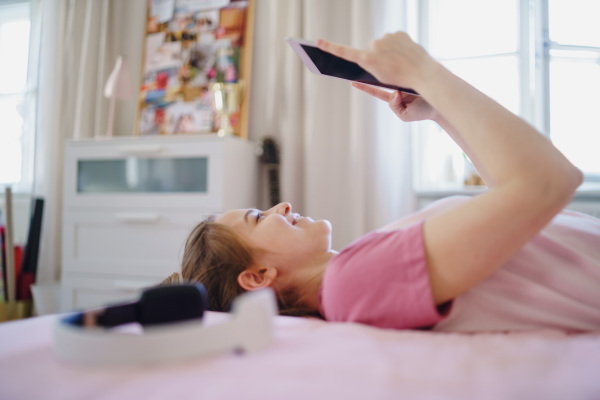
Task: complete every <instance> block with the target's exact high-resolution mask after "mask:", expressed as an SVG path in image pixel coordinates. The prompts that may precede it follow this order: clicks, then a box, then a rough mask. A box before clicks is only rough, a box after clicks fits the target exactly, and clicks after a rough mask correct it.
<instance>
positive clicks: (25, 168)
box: [0, 0, 42, 194]
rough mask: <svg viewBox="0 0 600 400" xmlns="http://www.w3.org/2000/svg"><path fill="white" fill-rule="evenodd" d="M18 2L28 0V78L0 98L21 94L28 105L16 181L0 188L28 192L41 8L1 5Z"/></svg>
mask: <svg viewBox="0 0 600 400" xmlns="http://www.w3.org/2000/svg"><path fill="white" fill-rule="evenodd" d="M18 4H29V23H30V24H29V48H28V60H27V80H26V86H25V89H24V91H22V92H18V93H7V94H2V93H0V98H2V97H10V96H15V95H17V96H22V97H23V99H24V100H23V102H24V107H26V108H27V120H26V121H24V124H23V125H24V128H23V131H22V136H21V151H22V158H21V179H20V180H19V181H18V182H11V183H3V182H0V190H1V191H2V192H4V189H5V188H6V187H11V189H12V191H13V193H16V194H19V193H30V192H31V191H32V190H33V183H34V160H35V135H36V131H37V123H36V121H37V118H36V113H37V96H38V72H39V71H38V68H39V53H40V39H41V38H40V33H41V9H42V4H41V1H40V0H12V1H11V2H9V3H7V4H3V5H2V7H10V6H14V5H18Z"/></svg>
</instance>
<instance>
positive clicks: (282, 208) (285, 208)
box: [273, 203, 292, 215]
mask: <svg viewBox="0 0 600 400" xmlns="http://www.w3.org/2000/svg"><path fill="white" fill-rule="evenodd" d="M273 209H274V210H273V211H275V212H276V213H278V214H281V215H288V214H289V213H291V212H292V205H291V204H290V203H279V204H277V205H276V206H275V207H273Z"/></svg>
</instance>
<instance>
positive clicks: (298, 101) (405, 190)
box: [34, 0, 414, 282]
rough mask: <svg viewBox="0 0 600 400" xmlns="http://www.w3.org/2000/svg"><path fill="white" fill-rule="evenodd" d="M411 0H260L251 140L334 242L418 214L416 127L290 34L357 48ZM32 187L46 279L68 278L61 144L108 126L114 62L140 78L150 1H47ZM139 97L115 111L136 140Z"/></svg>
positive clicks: (119, 127)
mask: <svg viewBox="0 0 600 400" xmlns="http://www.w3.org/2000/svg"><path fill="white" fill-rule="evenodd" d="M404 4H405V1H404V0H351V1H349V0H326V1H324V0H256V20H255V37H254V55H253V60H254V61H253V71H252V80H253V82H252V93H251V107H250V139H252V140H256V141H260V140H261V139H262V138H263V137H264V136H267V135H268V136H273V137H275V138H276V139H277V141H278V143H279V145H280V151H281V161H282V166H281V189H282V199H283V200H286V201H290V202H291V203H292V205H293V207H294V209H295V211H297V212H300V213H301V214H303V215H309V216H311V217H313V218H325V219H328V220H330V221H331V222H332V224H333V226H334V235H333V238H334V242H333V247H334V248H336V249H341V248H342V247H343V246H345V245H347V244H348V243H349V242H350V241H351V240H353V239H355V238H357V237H358V236H360V235H362V234H364V233H366V232H368V231H369V230H371V229H374V228H377V227H379V226H381V225H383V224H385V223H387V222H389V221H392V220H394V219H396V218H398V217H400V216H402V215H403V214H406V213H408V212H410V211H413V209H414V196H413V194H412V189H411V184H410V182H411V180H410V176H411V171H410V165H411V159H410V136H409V126H407V125H403V124H402V123H401V122H400V121H398V120H397V119H396V117H395V116H394V115H393V114H392V113H391V112H390V111H389V110H388V108H387V105H385V104H381V103H380V102H377V101H375V100H373V99H370V98H369V97H368V96H366V95H364V94H363V93H360V92H358V91H356V90H354V89H353V88H351V87H350V86H349V84H348V83H347V82H344V81H339V80H335V79H330V78H324V77H318V76H315V75H312V74H310V73H309V72H308V71H306V70H305V68H304V67H303V65H302V64H301V62H300V60H299V59H298V57H297V56H296V55H295V54H294V53H293V52H292V51H291V49H289V47H288V46H287V44H286V42H285V38H286V37H287V36H294V37H298V38H304V39H309V40H316V39H318V38H321V37H322V38H327V39H331V40H335V41H338V42H341V43H346V44H350V45H353V46H357V47H365V46H366V45H367V44H368V42H369V41H370V40H372V39H374V38H376V37H380V36H382V35H383V34H384V32H390V31H395V30H398V29H404V28H405V26H406V20H405V19H406V12H405V5H404ZM43 5H44V10H43V15H44V16H43V27H42V30H43V31H42V54H41V64H40V93H39V96H40V97H39V115H38V132H39V134H38V135H37V140H36V142H37V143H36V169H35V184H34V189H35V190H34V192H35V194H36V195H39V196H43V197H44V198H45V199H46V210H45V217H44V221H43V232H42V243H41V249H40V252H41V254H40V266H39V275H38V281H39V282H44V281H48V280H55V279H58V278H59V275H60V246H61V243H60V237H61V223H60V222H61V218H62V212H61V210H62V195H61V194H62V172H63V171H62V168H63V163H62V158H63V148H64V141H65V140H66V139H69V138H88V137H93V136H94V134H95V132H99V131H102V130H104V129H106V127H105V121H106V108H107V100H106V99H104V98H103V97H102V86H103V84H104V82H105V81H106V78H107V76H108V74H109V73H110V70H111V69H112V67H113V65H114V62H115V60H116V57H117V55H119V54H124V55H126V56H128V57H129V60H130V63H129V65H130V68H131V69H130V72H131V76H132V80H133V82H139V74H140V71H141V69H140V68H138V67H137V66H141V55H142V47H143V32H144V24H145V18H146V0H128V1H119V0H45V1H44V4H43ZM135 114H136V105H135V101H134V100H132V101H130V102H121V103H120V104H119V107H118V108H117V113H116V116H115V118H116V124H115V135H117V136H119V135H121V136H122V135H131V134H132V133H133V129H134V121H135Z"/></svg>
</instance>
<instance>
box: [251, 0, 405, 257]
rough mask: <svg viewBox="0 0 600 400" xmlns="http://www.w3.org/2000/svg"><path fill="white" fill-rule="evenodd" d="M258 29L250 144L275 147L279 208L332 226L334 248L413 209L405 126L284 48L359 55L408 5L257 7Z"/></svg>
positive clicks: (262, 2)
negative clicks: (266, 139)
mask: <svg viewBox="0 0 600 400" xmlns="http://www.w3.org/2000/svg"><path fill="white" fill-rule="evenodd" d="M255 27H256V31H255V39H254V40H255V45H254V49H255V50H254V51H255V53H254V62H253V74H252V79H253V81H252V99H251V101H252V102H251V109H250V113H251V119H250V137H251V139H254V140H257V141H258V140H260V139H261V138H262V137H263V136H272V137H275V138H276V140H277V141H278V144H279V146H280V154H281V164H282V165H281V192H282V196H281V197H282V200H285V201H290V202H291V203H292V207H293V208H294V210H295V211H297V212H299V213H301V214H304V215H308V216H311V217H313V218H315V219H316V218H325V219H328V220H329V221H331V223H332V225H333V227H334V230H333V248H335V249H341V248H342V247H343V246H345V245H347V244H349V242H351V241H352V240H354V239H355V238H357V237H359V236H360V235H362V234H364V233H366V232H368V231H370V230H372V229H375V228H377V227H380V226H382V225H384V224H385V223H387V222H390V221H392V220H394V219H397V218H398V217H400V216H402V215H404V214H407V213H409V212H411V211H414V208H415V199H414V195H413V193H412V188H411V179H410V177H411V158H410V153H411V152H410V148H411V144H410V136H409V130H410V127H409V126H408V125H404V124H402V123H401V121H399V120H397V118H396V117H395V116H394V115H393V114H392V113H391V111H390V110H389V109H388V108H387V105H385V104H382V103H381V102H377V101H375V100H374V99H371V98H369V96H367V95H365V94H363V93H361V92H358V91H357V90H355V89H353V88H352V87H351V86H350V85H349V84H348V83H347V82H345V81H341V80H336V79H331V78H325V77H319V76H315V75H313V74H311V73H310V72H308V71H307V70H306V69H305V68H304V66H303V65H302V64H301V62H300V60H299V59H298V57H297V56H296V55H295V53H293V51H291V49H290V48H289V47H288V45H287V44H286V42H285V38H286V37H287V36H292V37H297V38H303V39H307V40H313V41H314V40H317V39H318V38H325V39H329V40H333V41H338V42H340V43H345V44H349V45H352V46H355V47H359V48H364V47H366V46H367V44H368V43H369V41H370V40H372V39H375V38H378V37H380V36H382V35H383V34H384V33H385V32H392V31H396V30H401V29H405V28H406V7H405V2H404V1H401V0H351V1H348V0H327V1H322V0H297V1H281V0H258V1H257V8H256V21H255ZM263 206H264V205H263Z"/></svg>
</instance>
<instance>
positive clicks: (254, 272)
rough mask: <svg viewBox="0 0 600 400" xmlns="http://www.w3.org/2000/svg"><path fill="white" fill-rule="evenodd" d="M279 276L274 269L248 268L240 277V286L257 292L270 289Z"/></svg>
mask: <svg viewBox="0 0 600 400" xmlns="http://www.w3.org/2000/svg"><path fill="white" fill-rule="evenodd" d="M276 276H277V270H276V269H275V268H273V267H261V268H256V269H251V268H248V269H246V270H244V271H242V272H240V274H239V275H238V278H237V281H238V284H239V285H240V286H241V287H242V289H244V290H256V289H261V288H264V287H269V286H271V284H272V283H273V280H275V277H276Z"/></svg>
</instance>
